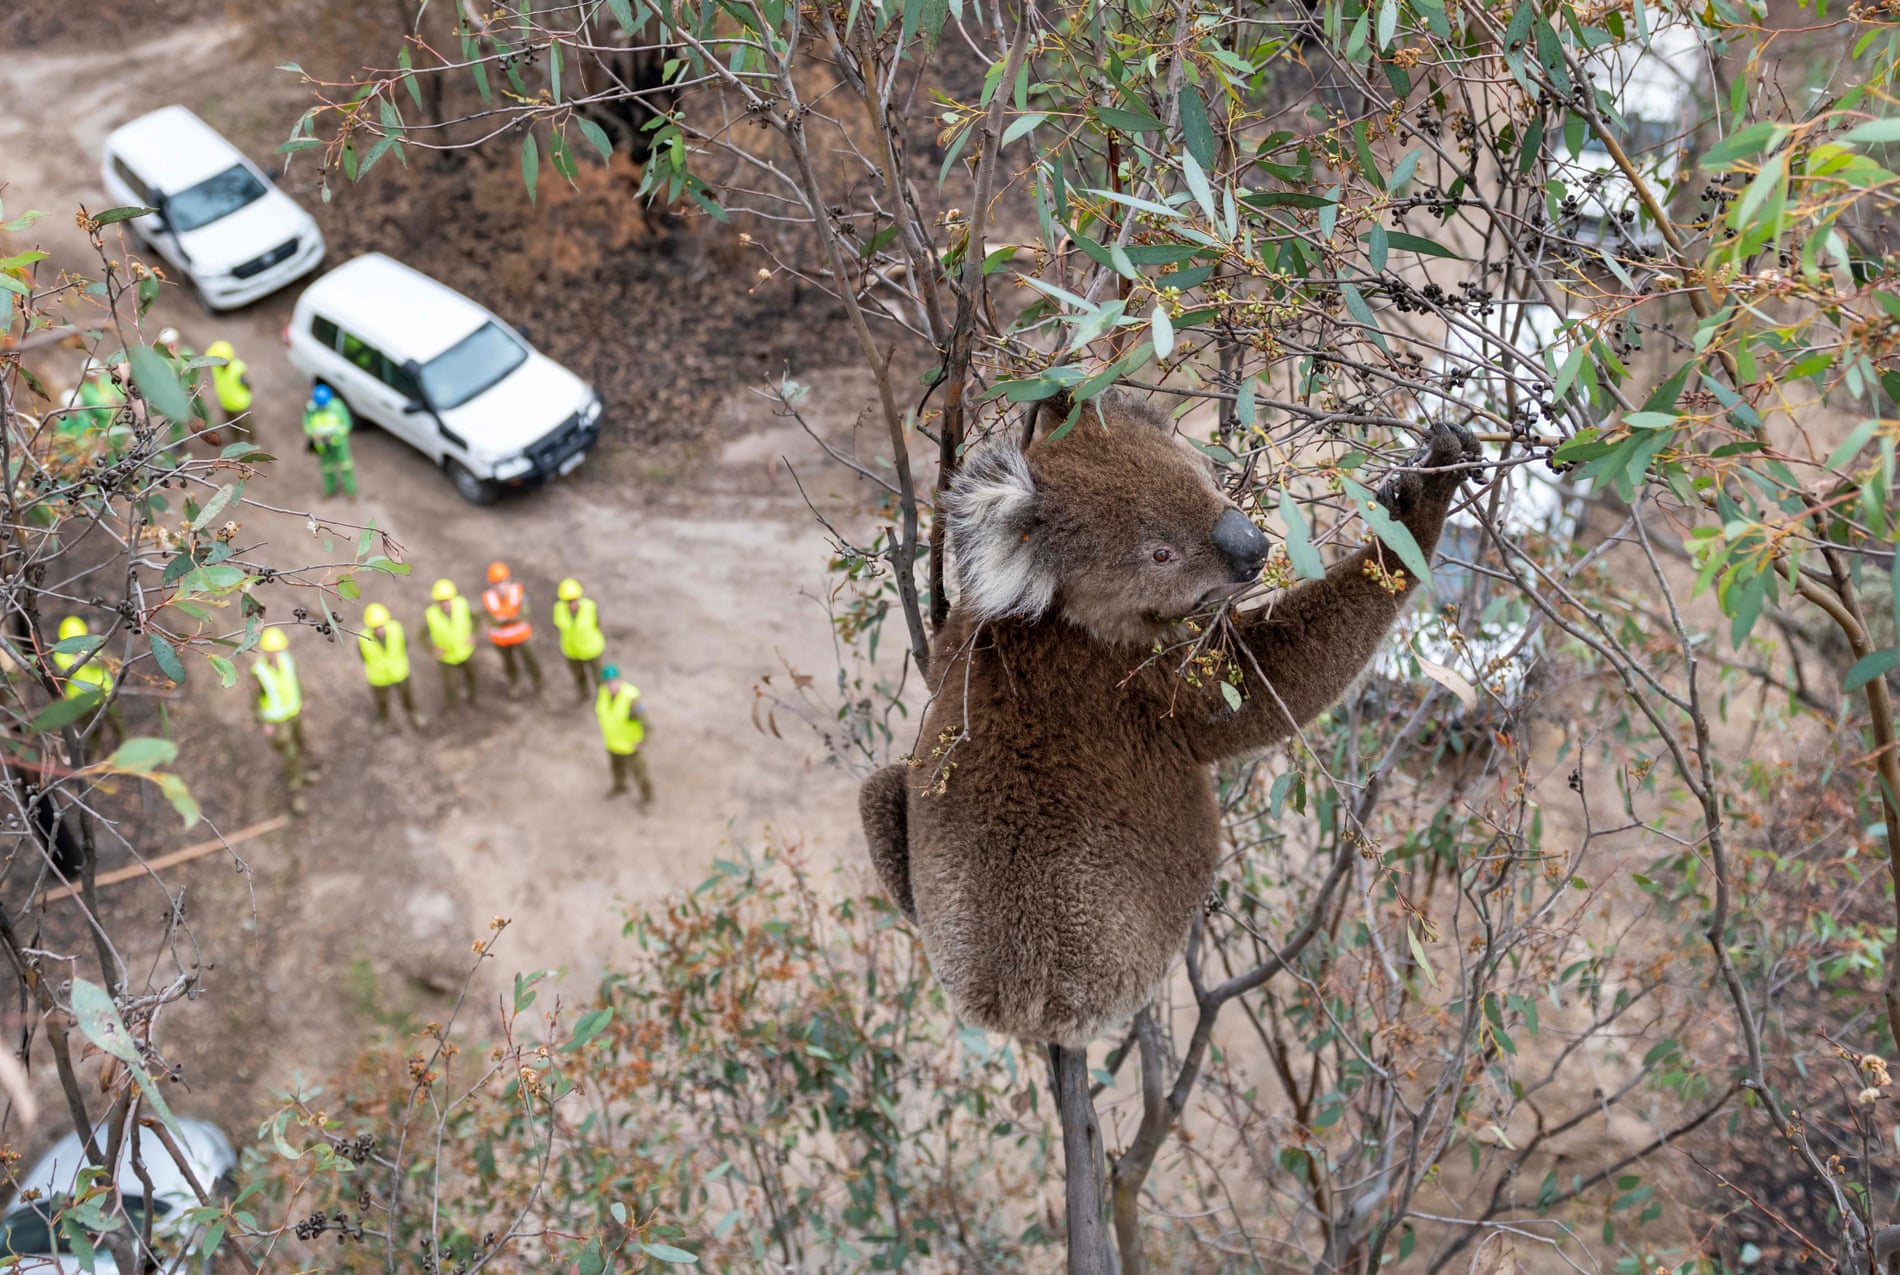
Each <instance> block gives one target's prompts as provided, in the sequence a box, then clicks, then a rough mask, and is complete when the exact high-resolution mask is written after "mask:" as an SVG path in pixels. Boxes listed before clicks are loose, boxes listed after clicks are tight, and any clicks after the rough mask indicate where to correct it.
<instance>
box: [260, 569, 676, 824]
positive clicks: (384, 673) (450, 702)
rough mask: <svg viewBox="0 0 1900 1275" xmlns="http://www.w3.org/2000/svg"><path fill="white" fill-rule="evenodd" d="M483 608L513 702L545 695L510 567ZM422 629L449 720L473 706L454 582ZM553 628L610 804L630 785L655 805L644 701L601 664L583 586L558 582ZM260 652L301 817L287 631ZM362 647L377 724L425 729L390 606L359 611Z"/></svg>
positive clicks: (435, 598)
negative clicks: (585, 714) (587, 715)
mask: <svg viewBox="0 0 1900 1275" xmlns="http://www.w3.org/2000/svg"><path fill="white" fill-rule="evenodd" d="M481 601H482V614H483V616H484V618H485V620H486V623H487V635H488V642H489V645H490V646H492V647H493V648H494V649H495V650H496V651H497V652H498V653H499V654H500V656H501V663H502V672H503V675H504V677H505V678H506V679H507V684H508V693H509V694H510V696H514V695H518V694H520V692H521V690H522V687H523V683H526V686H527V688H528V689H529V691H530V693H531V694H533V695H535V696H539V695H540V694H541V693H542V691H543V683H542V678H541V665H540V661H539V660H538V659H537V658H536V657H535V653H534V647H533V645H532V639H533V637H534V628H533V626H532V625H531V624H530V623H529V622H528V618H527V603H528V598H527V590H526V589H524V588H523V587H522V585H521V583H520V581H518V580H515V579H514V578H513V576H512V574H511V573H510V571H509V570H508V566H507V564H506V563H502V562H494V563H490V564H489V567H488V587H487V588H486V589H484V590H483V591H482V595H481ZM423 622H424V624H425V626H426V627H427V630H428V634H429V645H430V647H431V649H432V651H433V653H434V656H435V663H436V667H437V669H439V670H440V672H441V676H442V707H443V711H444V712H452V711H454V710H455V709H456V708H457V707H458V706H460V705H462V704H466V705H467V706H469V707H471V708H472V707H474V706H475V702H476V695H477V691H476V676H475V650H476V646H477V641H476V634H475V613H474V611H473V609H472V608H471V607H470V606H469V601H468V599H467V598H465V597H463V596H462V594H461V593H460V591H458V590H457V589H456V587H455V582H454V581H452V580H448V579H442V580H437V581H436V582H435V585H434V586H433V587H432V588H431V589H430V590H429V606H428V609H427V610H426V611H424V612H423ZM554 627H555V629H556V630H558V631H559V633H560V637H561V655H562V656H563V658H565V659H566V661H567V665H568V668H569V670H570V671H571V672H572V673H573V676H574V688H575V690H576V691H577V692H578V693H579V696H580V700H581V702H582V703H585V702H586V701H587V700H588V698H589V697H590V696H591V697H592V699H593V701H594V717H595V721H596V723H597V724H598V726H599V727H600V737H601V742H602V744H604V745H605V746H606V749H607V755H608V761H609V768H610V770H611V772H612V775H613V787H612V788H611V789H610V790H609V792H608V794H607V795H608V796H609V797H618V796H620V795H621V794H623V793H625V792H627V791H628V784H629V781H631V782H632V784H634V785H635V786H637V787H638V788H639V790H640V805H641V808H642V809H645V808H646V807H647V806H649V805H650V804H651V803H652V801H653V783H652V780H651V778H650V777H649V776H648V774H647V767H646V759H645V758H644V757H643V756H642V755H641V752H640V749H641V745H642V744H644V743H645V742H646V709H645V706H644V705H643V704H642V703H641V701H640V688H639V687H637V686H635V685H634V684H633V683H632V682H629V681H627V680H625V679H623V678H622V677H621V675H620V669H619V667H618V666H617V665H613V664H607V665H604V666H603V665H602V663H601V659H602V657H603V656H604V655H605V654H606V651H607V637H606V634H605V633H604V632H603V631H602V630H601V627H600V609H599V607H598V606H597V605H596V604H595V602H594V599H592V598H590V597H588V596H587V595H586V593H585V592H584V591H583V590H582V589H581V586H580V582H579V581H578V580H575V579H572V578H569V579H566V580H563V581H561V584H560V589H559V591H558V599H557V601H556V602H555V604H554ZM257 645H258V650H259V652H260V654H259V656H258V659H257V662H256V664H255V665H253V667H252V672H253V673H254V674H255V676H256V677H257V682H258V700H257V715H258V718H259V720H260V721H262V722H263V724H264V731H265V734H266V735H267V736H269V737H270V740H271V744H272V746H273V747H274V748H276V749H277V751H278V753H279V755H280V756H281V757H282V759H283V770H284V783H285V785H286V787H288V788H289V790H290V808H291V811H292V813H294V814H302V813H303V810H304V799H303V789H304V786H305V785H306V784H307V783H308V782H309V781H310V779H311V777H312V776H311V772H310V768H309V765H308V760H307V751H306V748H305V745H304V735H303V726H302V724H301V717H302V713H303V691H302V687H301V685H300V683H299V682H298V680H297V666H296V663H295V661H294V660H293V659H292V658H291V655H290V651H289V649H288V648H289V645H290V642H289V638H288V637H287V636H286V634H285V632H284V630H282V629H278V628H272V629H266V630H265V631H264V633H263V635H262V636H261V637H260V638H259V639H258V643H257ZM356 645H357V650H358V653H359V654H360V655H361V656H362V660H363V675H364V678H365V680H366V681H368V683H369V689H370V697H371V700H372V702H373V703H374V705H375V715H376V721H377V722H378V723H384V722H388V721H389V719H390V716H389V706H390V700H391V699H392V698H393V699H395V700H396V701H397V702H398V703H400V704H401V705H402V709H403V714H404V716H406V717H407V718H408V719H409V724H410V725H411V726H413V727H414V728H415V729H417V730H421V729H423V728H424V727H425V726H426V725H427V722H426V721H425V720H424V718H423V716H422V714H421V712H420V711H419V710H418V709H417V707H416V698H415V693H414V691H413V690H411V688H410V685H409V674H410V665H409V638H408V632H407V630H406V629H405V628H404V627H403V624H402V622H401V621H400V620H397V619H396V618H395V617H393V616H392V615H390V613H389V608H388V607H386V606H384V605H383V604H382V603H380V602H372V603H370V604H369V605H368V606H366V607H364V608H363V631H362V632H361V633H360V634H358V636H357V639H356Z"/></svg>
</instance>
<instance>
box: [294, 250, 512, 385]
mask: <svg viewBox="0 0 1900 1275" xmlns="http://www.w3.org/2000/svg"><path fill="white" fill-rule="evenodd" d="M297 309H298V310H299V311H306V310H310V309H314V310H316V311H317V312H319V313H320V314H322V315H323V316H324V317H325V318H327V319H331V320H333V321H335V322H337V323H340V324H342V325H343V326H344V327H346V328H347V329H348V330H349V332H350V334H351V335H352V336H356V337H360V338H361V339H362V340H365V341H367V342H369V343H370V344H371V345H373V346H375V347H376V348H377V349H379V350H381V351H382V352H383V353H385V354H387V355H389V356H390V357H392V358H395V359H397V360H399V361H400V360H402V359H415V360H416V361H417V362H419V363H427V362H428V361H429V360H430V359H432V358H434V357H435V356H436V355H438V354H440V353H442V352H443V351H444V350H446V349H448V348H449V347H450V346H452V345H454V344H455V343H456V342H457V341H460V340H461V339H462V338H463V337H466V336H467V335H468V334H469V333H471V332H473V331H475V329H477V328H479V327H481V326H482V325H483V324H484V323H489V322H493V321H494V317H495V316H494V315H492V314H490V313H489V312H488V311H486V310H484V309H482V307H480V306H479V305H476V304H475V303H474V302H473V301H471V300H469V299H468V298H467V297H465V296H463V295H462V294H461V293H459V292H457V291H456V290H455V289H453V288H451V287H449V286H448V285H447V284H444V283H437V282H436V281H435V280H434V279H431V278H430V277H429V276H428V275H426V274H423V273H422V272H421V271H420V270H415V269H412V268H410V267H409V266H405V265H404V264H402V262H400V261H397V260H396V259H395V258H393V257H386V256H384V255H383V254H382V253H380V252H370V253H365V254H364V255H362V256H360V257H357V258H355V259H354V260H352V261H346V262H344V263H343V264H342V265H340V266H338V267H337V268H336V269H334V270H332V271H330V272H329V273H328V274H326V275H324V276H322V277H321V278H319V279H318V280H317V281H316V282H315V283H313V284H311V285H310V286H309V287H308V288H306V289H304V293H303V296H302V297H300V298H298V301H297Z"/></svg>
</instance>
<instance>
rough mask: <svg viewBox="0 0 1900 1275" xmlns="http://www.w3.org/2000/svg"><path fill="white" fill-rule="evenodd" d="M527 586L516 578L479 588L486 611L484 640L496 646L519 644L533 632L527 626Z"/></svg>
mask: <svg viewBox="0 0 1900 1275" xmlns="http://www.w3.org/2000/svg"><path fill="white" fill-rule="evenodd" d="M527 602H528V594H527V590H525V589H523V588H522V587H521V584H520V582H519V581H515V580H503V581H502V582H501V583H500V584H496V585H490V586H489V587H488V588H486V589H483V590H482V606H483V608H484V609H486V610H487V612H488V620H489V625H488V640H489V641H490V642H493V643H494V644H495V645H496V646H520V645H521V644H522V643H523V642H526V641H527V640H528V639H529V638H531V637H533V636H534V630H533V629H532V628H530V627H529V626H528V618H527V615H526V614H525V612H526V610H527Z"/></svg>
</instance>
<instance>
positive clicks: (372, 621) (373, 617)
mask: <svg viewBox="0 0 1900 1275" xmlns="http://www.w3.org/2000/svg"><path fill="white" fill-rule="evenodd" d="M363 623H364V625H365V626H367V627H369V628H372V629H380V628H382V627H383V626H384V625H385V624H388V623H389V608H388V607H386V606H384V605H383V604H382V603H380V602H372V603H370V604H369V605H368V606H366V607H364V608H363Z"/></svg>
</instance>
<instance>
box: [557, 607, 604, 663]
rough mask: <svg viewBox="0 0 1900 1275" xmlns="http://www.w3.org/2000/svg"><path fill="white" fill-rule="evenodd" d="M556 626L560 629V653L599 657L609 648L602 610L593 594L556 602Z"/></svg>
mask: <svg viewBox="0 0 1900 1275" xmlns="http://www.w3.org/2000/svg"><path fill="white" fill-rule="evenodd" d="M554 627H555V628H557V629H559V630H560V631H561V654H562V655H565V656H566V657H567V658H568V659H570V660H592V659H598V658H599V657H600V654H601V652H603V651H605V650H606V649H607V635H606V634H605V633H602V632H601V631H600V610H599V608H597V607H596V606H595V605H594V600H593V599H592V598H580V599H578V600H576V601H574V602H556V603H555V604H554Z"/></svg>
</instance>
